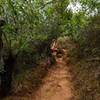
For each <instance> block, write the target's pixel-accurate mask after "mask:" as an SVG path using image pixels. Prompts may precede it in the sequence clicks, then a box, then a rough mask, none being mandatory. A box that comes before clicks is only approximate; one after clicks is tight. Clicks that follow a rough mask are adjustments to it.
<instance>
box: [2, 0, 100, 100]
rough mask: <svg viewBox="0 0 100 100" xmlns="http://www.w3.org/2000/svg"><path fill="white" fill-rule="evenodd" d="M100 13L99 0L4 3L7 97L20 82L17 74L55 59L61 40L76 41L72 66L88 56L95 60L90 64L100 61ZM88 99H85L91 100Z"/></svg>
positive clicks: (71, 52) (13, 0)
mask: <svg viewBox="0 0 100 100" xmlns="http://www.w3.org/2000/svg"><path fill="white" fill-rule="evenodd" d="M77 5H79V8H78V9H77V7H76V6H77ZM73 9H74V10H73ZM99 13H100V1H99V0H87V1H86V0H77V2H76V0H1V1H0V36H1V35H2V37H1V38H2V41H3V54H2V55H3V59H4V67H2V66H0V73H1V74H0V75H1V76H0V77H1V87H3V91H4V93H2V94H4V95H5V94H7V93H5V92H8V91H9V89H10V88H11V84H12V83H13V81H15V83H16V80H17V79H18V78H19V77H17V75H19V74H20V73H24V71H25V70H28V69H30V68H33V67H36V66H37V65H39V64H40V61H41V60H43V59H45V58H46V59H47V58H48V57H52V55H51V49H50V47H51V44H52V41H53V40H57V38H58V37H62V38H63V39H62V41H63V40H64V39H65V37H68V38H69V39H70V40H71V41H72V42H73V44H74V45H73V47H72V48H70V50H69V56H70V57H72V59H71V61H70V62H71V63H73V62H74V61H73V60H75V62H76V61H77V60H76V59H78V60H80V59H82V58H87V57H92V59H91V58H90V59H88V60H89V61H91V60H93V61H95V60H96V61H100V58H99V56H100V33H99V32H100V14H99ZM64 44H68V43H67V42H66V43H65V42H64ZM1 45H2V44H1ZM74 47H75V48H74ZM0 49H1V48H0ZM0 56H1V55H0ZM73 56H74V57H73ZM0 65H1V64H0ZM76 69H77V68H76ZM20 77H21V76H20ZM2 80H3V81H2ZM22 80H23V78H22V79H18V81H22ZM18 83H19V82H18ZM2 84H3V85H2ZM4 87H5V89H4ZM1 91H2V89H1V90H0V94H1ZM99 92H100V91H99ZM87 98H88V97H87ZM87 98H86V99H83V100H90V99H89V98H88V99H87ZM81 100H82V99H81ZM91 100H92V99H91ZM95 100H97V99H95Z"/></svg>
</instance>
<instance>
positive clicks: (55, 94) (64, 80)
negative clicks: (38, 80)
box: [35, 52, 73, 100]
mask: <svg viewBox="0 0 100 100" xmlns="http://www.w3.org/2000/svg"><path fill="white" fill-rule="evenodd" d="M53 55H54V56H55V58H56V62H57V63H56V64H55V65H53V66H51V69H50V70H49V72H48V74H47V76H46V77H45V78H44V79H43V85H42V86H41V87H40V88H39V89H38V90H37V92H36V94H35V100H71V99H72V95H73V93H72V89H73V85H72V83H71V82H70V79H71V75H70V73H69V70H68V67H67V65H66V63H65V62H64V61H63V59H62V57H60V58H58V57H56V52H54V53H53Z"/></svg>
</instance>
